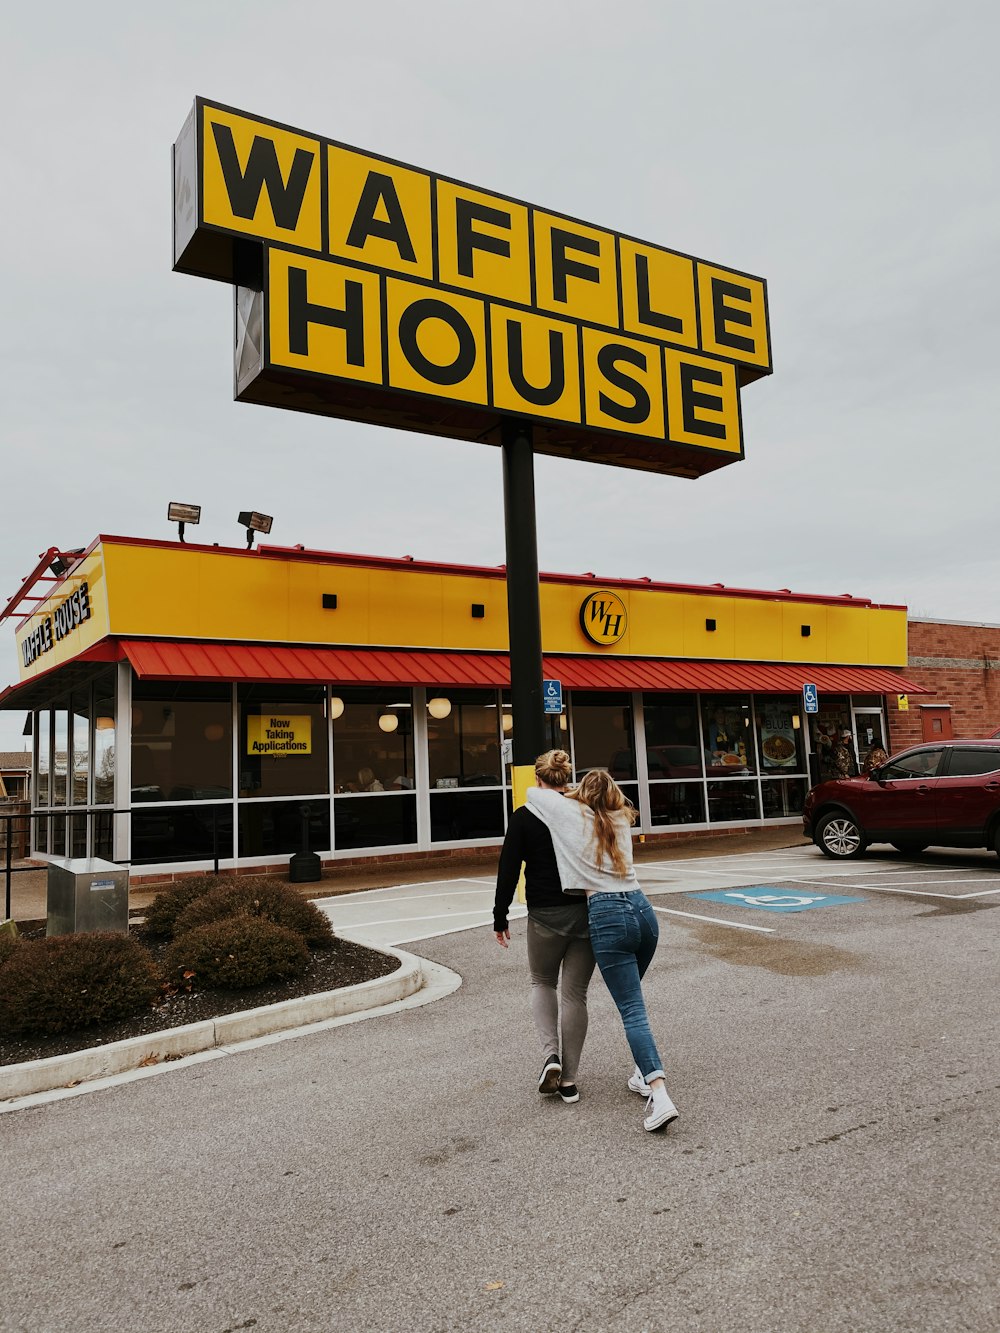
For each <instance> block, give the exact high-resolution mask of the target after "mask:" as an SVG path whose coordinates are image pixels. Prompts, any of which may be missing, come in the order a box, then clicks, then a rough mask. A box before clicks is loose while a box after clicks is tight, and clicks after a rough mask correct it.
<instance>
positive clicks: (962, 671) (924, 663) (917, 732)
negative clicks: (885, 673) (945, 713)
mask: <svg viewBox="0 0 1000 1333" xmlns="http://www.w3.org/2000/svg"><path fill="white" fill-rule="evenodd" d="M907 643H908V656H909V664H908V665H907V667H906V676H907V678H908V679H910V680H912V681H915V682H916V683H917V684H918V685H922V686H923V687H924V689H926V690H929V691H930V693H929V694H914V695H911V696H910V708H909V711H908V712H905V713H901V712H899V711H898V710H897V709H896V707H895V700H894V699H890V700H889V737H890V749H892V750H902V749H904V748H905V747H906V746H907V745H917V744H919V742H920V741H922V740H923V739H924V735H923V730H922V719H921V708H920V705H921V704H924V705H925V706H926V705H927V704H949V705H950V712H951V720H952V727H953V730H954V734H955V735H956V736H989V735H990V733H991V732H994V731H996V730H997V728H1000V625H956V624H947V623H942V622H940V621H934V620H911V621H910V623H909V629H908V637H907Z"/></svg>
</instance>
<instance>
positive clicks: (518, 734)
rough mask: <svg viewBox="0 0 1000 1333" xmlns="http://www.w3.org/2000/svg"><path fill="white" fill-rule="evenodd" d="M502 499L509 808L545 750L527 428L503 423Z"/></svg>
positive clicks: (519, 423) (517, 802) (521, 800)
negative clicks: (510, 733) (510, 726)
mask: <svg viewBox="0 0 1000 1333" xmlns="http://www.w3.org/2000/svg"><path fill="white" fill-rule="evenodd" d="M501 445H502V448H503V501H504V520H505V526H506V533H507V625H508V629H509V632H510V701H511V708H512V711H513V714H514V745H513V764H512V767H511V786H512V788H513V796H514V806H515V808H516V807H517V806H520V805H523V804H524V799H525V793H526V792H527V790H528V788H529V787H530V786H532V785H533V783H534V778H535V759H536V757H537V756H538V755H539V754H541V752H542V751H543V750H544V749H545V717H544V713H543V711H542V707H543V706H542V625H541V612H540V609H539V601H538V539H537V536H536V531H535V465H534V457H533V455H532V447H531V426H530V425H529V424H528V423H526V422H523V421H516V420H511V421H504V422H503V424H502V426H501Z"/></svg>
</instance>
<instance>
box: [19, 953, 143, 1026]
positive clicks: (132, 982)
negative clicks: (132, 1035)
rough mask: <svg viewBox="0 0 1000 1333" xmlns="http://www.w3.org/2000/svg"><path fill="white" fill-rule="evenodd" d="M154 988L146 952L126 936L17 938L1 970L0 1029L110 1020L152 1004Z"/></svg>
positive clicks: (72, 1024)
mask: <svg viewBox="0 0 1000 1333" xmlns="http://www.w3.org/2000/svg"><path fill="white" fill-rule="evenodd" d="M159 989H160V978H159V975H158V972H157V969H156V966H155V965H154V963H153V960H152V958H151V956H150V954H149V953H148V951H147V950H146V949H144V948H143V947H142V945H141V944H139V943H138V942H137V941H136V940H133V939H130V938H129V937H128V936H127V935H54V936H52V938H51V939H41V940H22V941H20V942H19V944H18V946H17V948H16V950H15V951H14V953H12V954H11V955H10V957H9V958H8V959H7V961H6V963H5V964H4V966H3V969H2V971H0V1030H2V1031H6V1032H9V1033H12V1034H13V1033H19V1032H66V1031H68V1030H69V1029H71V1028H84V1027H91V1026H92V1025H93V1024H95V1023H112V1022H114V1021H116V1020H117V1019H120V1018H127V1017H129V1016H130V1015H131V1014H134V1013H136V1012H137V1011H138V1010H141V1009H143V1008H145V1007H146V1006H148V1005H149V1004H151V1003H152V1001H153V999H154V997H155V996H156V995H157V993H158V991H159Z"/></svg>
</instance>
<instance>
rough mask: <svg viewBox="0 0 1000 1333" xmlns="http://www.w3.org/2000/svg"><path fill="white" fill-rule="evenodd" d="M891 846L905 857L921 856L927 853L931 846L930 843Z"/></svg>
mask: <svg viewBox="0 0 1000 1333" xmlns="http://www.w3.org/2000/svg"><path fill="white" fill-rule="evenodd" d="M890 846H892V847H895V849H896V851H897V852H902V853H903V855H904V856H919V855H920V853H921V852H926V850H927V848H928V847H929V846H930V843H928V842H893V843H890Z"/></svg>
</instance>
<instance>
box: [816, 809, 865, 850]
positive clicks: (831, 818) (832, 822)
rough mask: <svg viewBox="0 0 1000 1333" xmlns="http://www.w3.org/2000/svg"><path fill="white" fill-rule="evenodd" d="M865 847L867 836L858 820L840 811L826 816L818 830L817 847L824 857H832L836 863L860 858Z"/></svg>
mask: <svg viewBox="0 0 1000 1333" xmlns="http://www.w3.org/2000/svg"><path fill="white" fill-rule="evenodd" d="M865 845H866V844H865V835H864V833H863V832H862V830H861V826H860V825H859V824H858V822H857V820H856V819H854V818H853V817H852V816H851V815H848V814H844V813H843V812H842V811H839V810H838V811H835V812H834V813H833V814H829V815H826V816H825V817H824V818H823V819H822V820H821V821H820V825H819V828H818V829H817V830H816V846H817V847H818V848H819V849H820V851H821V852H822V853H823V855H824V856H832V857H833V858H834V860H836V861H842V860H844V859H845V858H846V857H849V856H860V855H861V853H862V852H863V851H864V850H865Z"/></svg>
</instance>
